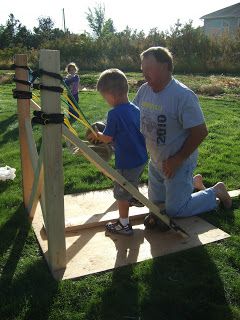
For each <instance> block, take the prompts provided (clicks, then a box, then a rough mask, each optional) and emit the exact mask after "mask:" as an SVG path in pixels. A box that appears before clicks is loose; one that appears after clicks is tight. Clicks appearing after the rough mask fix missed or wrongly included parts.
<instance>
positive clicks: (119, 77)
mask: <svg viewBox="0 0 240 320" xmlns="http://www.w3.org/2000/svg"><path fill="white" fill-rule="evenodd" d="M97 90H98V91H99V92H102V93H110V94H113V95H118V96H119V95H124V94H127V93H128V81H127V78H126V76H125V74H124V73H123V72H122V71H121V70H119V69H108V70H105V71H103V72H102V73H101V75H100V77H99V79H98V82H97Z"/></svg>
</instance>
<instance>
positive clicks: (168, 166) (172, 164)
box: [162, 155, 182, 179]
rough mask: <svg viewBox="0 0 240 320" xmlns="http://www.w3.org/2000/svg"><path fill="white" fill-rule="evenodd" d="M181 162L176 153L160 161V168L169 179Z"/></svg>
mask: <svg viewBox="0 0 240 320" xmlns="http://www.w3.org/2000/svg"><path fill="white" fill-rule="evenodd" d="M181 164H182V160H181V159H180V157H178V156H177V155H175V156H172V157H170V158H168V159H167V160H164V161H163V163H162V169H163V173H164V174H165V176H166V177H167V178H168V179H170V178H173V177H174V175H175V172H176V170H177V168H178V167H179V166H180V165H181Z"/></svg>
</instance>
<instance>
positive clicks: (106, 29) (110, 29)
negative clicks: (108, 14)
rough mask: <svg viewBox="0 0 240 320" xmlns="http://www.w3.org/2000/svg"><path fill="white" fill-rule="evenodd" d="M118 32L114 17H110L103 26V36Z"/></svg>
mask: <svg viewBox="0 0 240 320" xmlns="http://www.w3.org/2000/svg"><path fill="white" fill-rule="evenodd" d="M115 32H116V29H115V27H114V25H113V20H112V19H108V20H107V21H106V22H105V23H104V25H103V28H102V36H108V35H111V34H114V33H115Z"/></svg>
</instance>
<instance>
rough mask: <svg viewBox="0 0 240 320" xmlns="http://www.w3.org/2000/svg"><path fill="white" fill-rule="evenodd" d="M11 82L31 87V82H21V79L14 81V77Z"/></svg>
mask: <svg viewBox="0 0 240 320" xmlns="http://www.w3.org/2000/svg"><path fill="white" fill-rule="evenodd" d="M13 81H14V82H16V83H21V84H25V85H27V86H30V85H31V82H30V81H27V80H21V79H16V78H15V77H14V78H13Z"/></svg>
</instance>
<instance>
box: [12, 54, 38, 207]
mask: <svg viewBox="0 0 240 320" xmlns="http://www.w3.org/2000/svg"><path fill="white" fill-rule="evenodd" d="M15 64H16V65H17V66H27V55H26V54H16V55H15ZM15 78H16V79H19V80H28V70H25V69H22V68H16V71H15ZM16 89H17V90H22V91H29V86H28V85H25V84H21V83H16ZM17 113H18V123H19V142H20V153H21V168H22V188H23V202H24V205H25V208H27V207H28V202H29V198H30V194H31V190H32V184H33V179H34V173H33V168H32V165H31V160H30V154H29V150H28V146H27V139H26V129H25V120H26V119H30V100H29V99H17Z"/></svg>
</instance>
